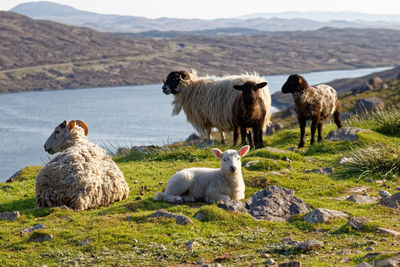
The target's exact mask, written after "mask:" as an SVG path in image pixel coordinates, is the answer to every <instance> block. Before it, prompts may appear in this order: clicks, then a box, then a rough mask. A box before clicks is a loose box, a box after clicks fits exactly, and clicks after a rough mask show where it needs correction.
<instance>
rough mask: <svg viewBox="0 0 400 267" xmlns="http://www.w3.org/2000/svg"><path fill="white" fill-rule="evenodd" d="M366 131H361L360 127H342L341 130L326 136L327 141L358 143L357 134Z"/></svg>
mask: <svg viewBox="0 0 400 267" xmlns="http://www.w3.org/2000/svg"><path fill="white" fill-rule="evenodd" d="M365 131H369V130H365V129H361V128H358V127H342V128H340V129H336V130H333V131H330V132H329V133H328V135H327V136H326V138H325V140H328V141H357V134H358V133H362V132H365Z"/></svg>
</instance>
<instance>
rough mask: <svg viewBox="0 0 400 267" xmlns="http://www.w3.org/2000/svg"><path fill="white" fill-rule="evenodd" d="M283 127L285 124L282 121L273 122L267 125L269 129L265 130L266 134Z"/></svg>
mask: <svg viewBox="0 0 400 267" xmlns="http://www.w3.org/2000/svg"><path fill="white" fill-rule="evenodd" d="M281 129H283V124H282V123H279V122H278V123H273V124H272V125H270V126H268V127H267V130H266V131H265V134H267V135H271V134H273V133H275V132H276V131H279V130H281Z"/></svg>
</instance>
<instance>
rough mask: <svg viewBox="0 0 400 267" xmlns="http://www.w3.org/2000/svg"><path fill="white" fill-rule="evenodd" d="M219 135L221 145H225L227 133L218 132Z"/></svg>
mask: <svg viewBox="0 0 400 267" xmlns="http://www.w3.org/2000/svg"><path fill="white" fill-rule="evenodd" d="M218 131H219V135H220V136H221V144H225V133H224V131H222V130H218Z"/></svg>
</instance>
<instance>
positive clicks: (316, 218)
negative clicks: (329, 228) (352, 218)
mask: <svg viewBox="0 0 400 267" xmlns="http://www.w3.org/2000/svg"><path fill="white" fill-rule="evenodd" d="M348 217H349V215H347V214H346V213H343V212H341V211H338V210H329V209H323V208H318V209H316V210H313V211H312V212H310V213H309V214H307V215H306V216H304V220H306V222H308V223H325V222H328V221H330V220H333V219H346V218H348Z"/></svg>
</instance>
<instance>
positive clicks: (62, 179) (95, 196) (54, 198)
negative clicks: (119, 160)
mask: <svg viewBox="0 0 400 267" xmlns="http://www.w3.org/2000/svg"><path fill="white" fill-rule="evenodd" d="M87 133H88V128H87V126H86V124H85V123H84V122H83V121H80V120H74V121H70V122H69V123H67V122H66V121H64V122H63V123H61V124H60V125H58V126H57V127H56V128H55V130H54V132H53V133H52V134H51V135H50V137H49V138H48V140H47V141H46V144H45V145H44V148H45V150H46V151H47V152H48V153H50V154H54V153H57V152H61V153H60V154H59V155H57V156H56V157H55V158H54V159H53V160H51V161H50V162H49V163H47V164H46V165H45V166H44V167H43V168H42V169H41V170H40V172H39V174H38V175H37V177H36V205H37V206H38V207H57V206H62V205H66V206H68V207H70V208H71V209H74V210H78V211H79V210H85V209H89V208H95V207H98V206H104V205H108V204H110V203H112V202H114V201H118V200H123V199H125V198H127V197H128V195H129V187H128V184H127V183H126V181H125V179H124V175H123V174H122V172H121V171H120V170H119V168H118V166H117V165H116V164H115V162H114V161H113V160H112V159H111V157H110V156H108V155H107V154H106V152H105V151H104V149H102V148H100V147H99V146H97V145H95V144H93V143H91V142H90V141H89V140H88V139H87V137H86V135H87Z"/></svg>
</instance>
